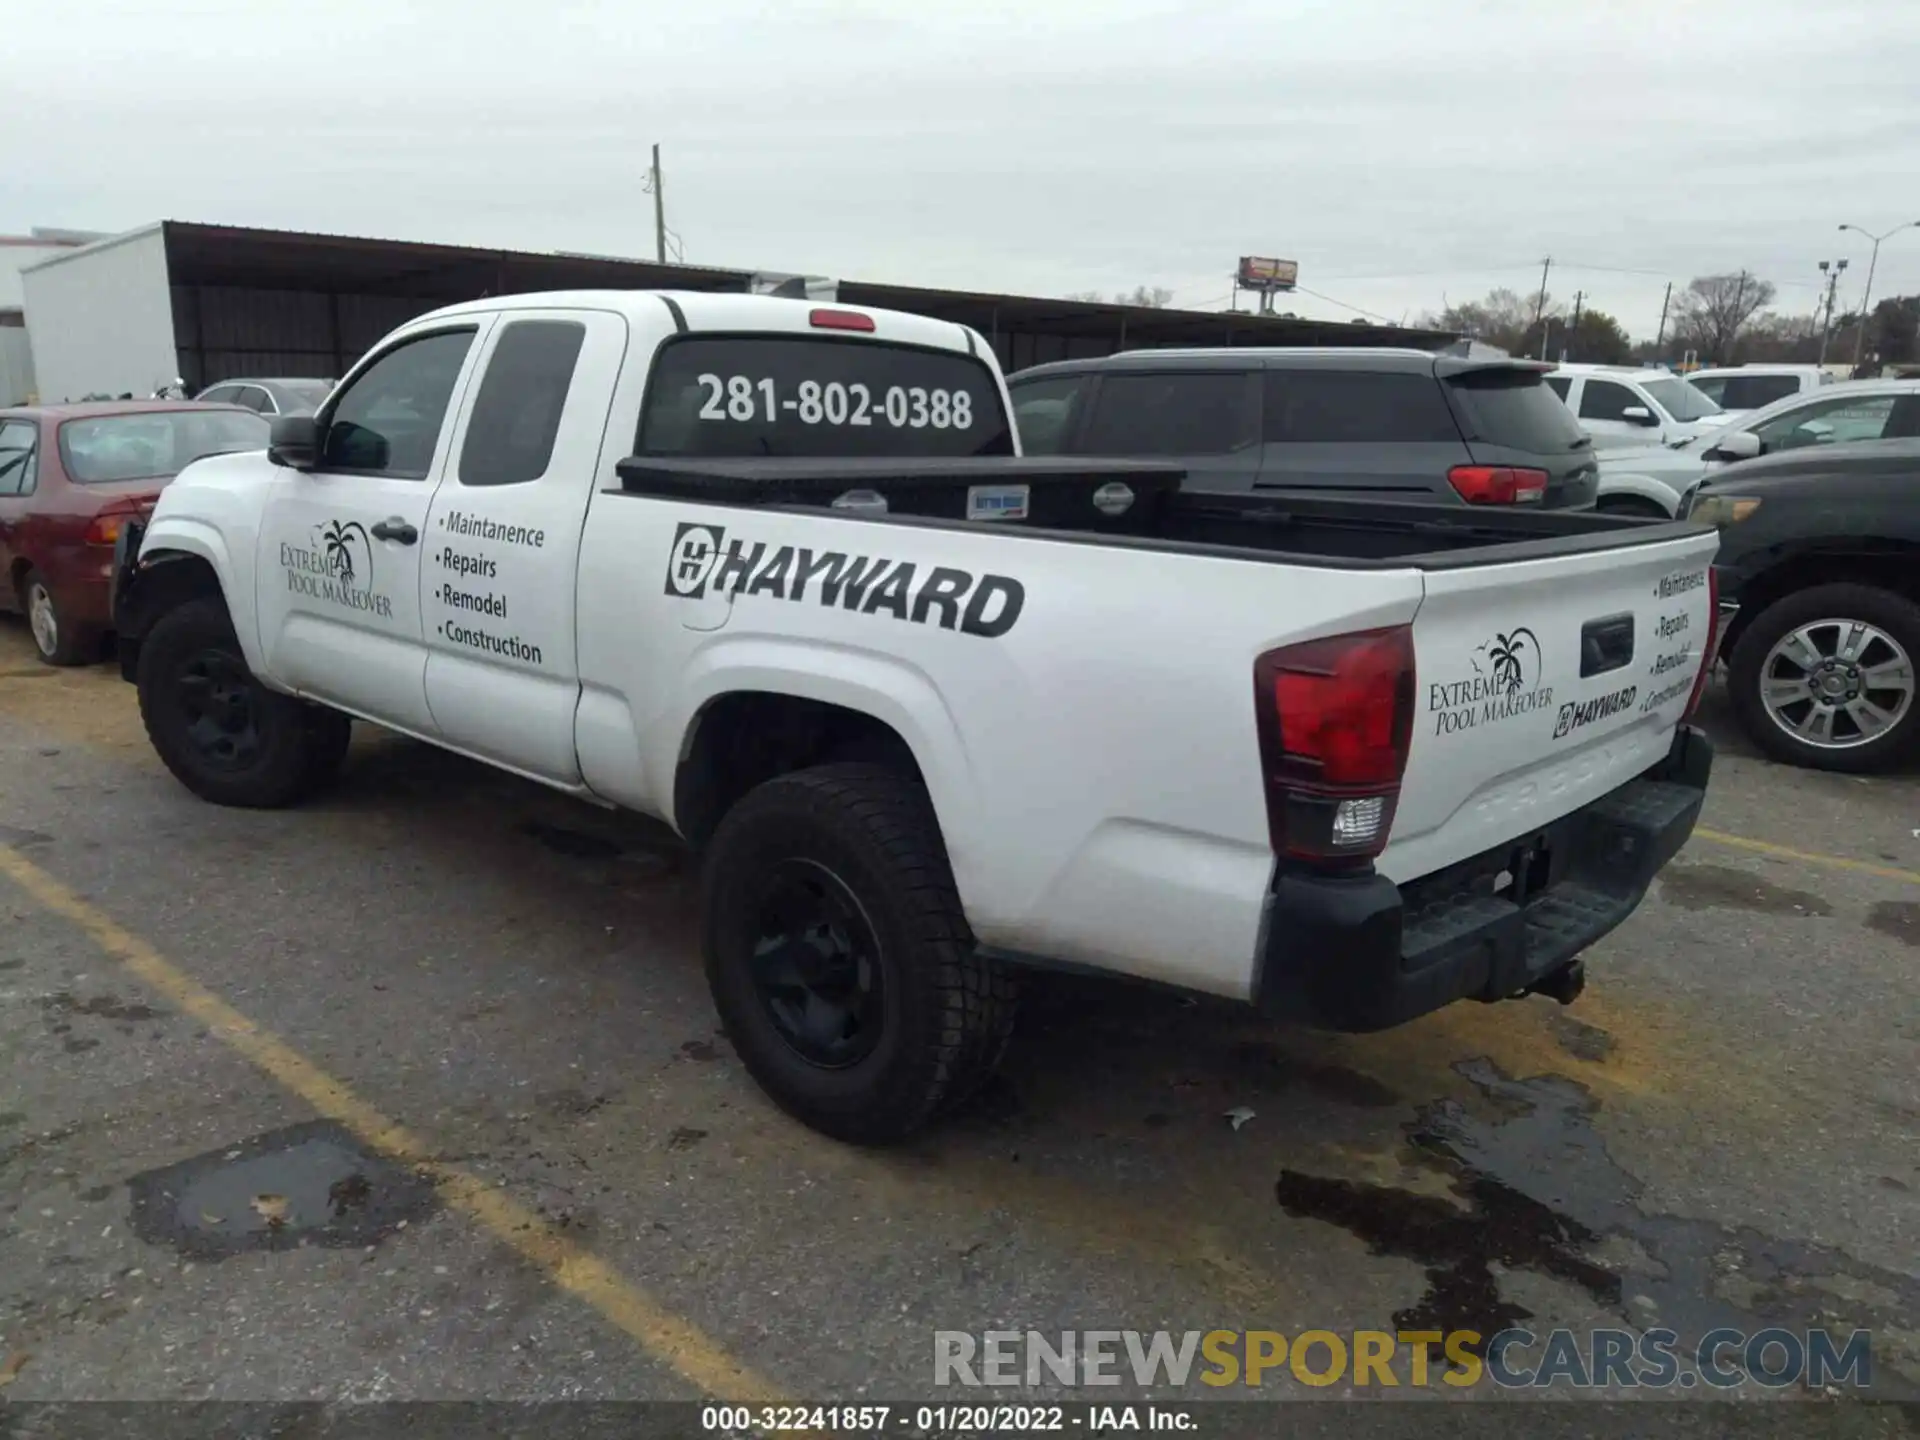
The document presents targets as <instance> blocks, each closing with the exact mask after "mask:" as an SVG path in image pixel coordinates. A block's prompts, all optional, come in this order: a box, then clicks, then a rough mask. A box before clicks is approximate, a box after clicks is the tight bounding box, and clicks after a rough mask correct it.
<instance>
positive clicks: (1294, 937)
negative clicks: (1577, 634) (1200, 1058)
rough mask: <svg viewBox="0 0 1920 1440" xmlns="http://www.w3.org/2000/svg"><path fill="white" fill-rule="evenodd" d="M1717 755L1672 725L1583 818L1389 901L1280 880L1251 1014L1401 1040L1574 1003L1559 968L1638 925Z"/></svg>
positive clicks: (1367, 882)
mask: <svg viewBox="0 0 1920 1440" xmlns="http://www.w3.org/2000/svg"><path fill="white" fill-rule="evenodd" d="M1712 768H1713V743H1712V741H1710V740H1709V739H1708V738H1707V737H1706V735H1705V734H1704V733H1702V732H1701V731H1700V730H1698V729H1695V728H1694V727H1693V726H1690V725H1682V726H1681V727H1680V729H1679V731H1678V732H1677V733H1676V734H1675V736H1674V740H1673V747H1672V749H1671V750H1670V751H1669V752H1668V754H1667V758H1666V759H1665V760H1663V761H1662V762H1661V763H1660V764H1658V765H1656V766H1654V767H1653V768H1652V769H1651V770H1648V771H1647V772H1646V773H1645V774H1643V775H1641V776H1639V777H1637V778H1636V779H1633V780H1630V781H1628V782H1627V783H1626V784H1625V785H1622V786H1621V787H1620V788H1619V789H1617V790H1613V791H1611V792H1609V793H1608V794H1606V795H1603V796H1601V797H1600V799H1598V800H1596V801H1594V802H1593V803H1592V804H1590V805H1588V806H1586V807H1585V808H1584V809H1581V810H1576V811H1575V812H1574V813H1573V814H1571V815H1568V816H1565V817H1563V818H1562V819H1559V820H1556V821H1555V822H1553V823H1552V824H1551V825H1549V826H1547V827H1546V828H1545V829H1543V830H1539V831H1536V832H1534V833H1532V834H1530V835H1527V836H1524V837H1521V838H1519V839H1517V840H1515V841H1514V842H1513V843H1511V844H1509V845H1503V846H1501V847H1499V848H1498V849H1495V850H1489V851H1487V852H1486V853H1484V854H1482V855H1477V856H1474V857H1473V858H1472V859H1470V860H1465V861H1462V862H1461V863H1460V864H1458V865H1454V866H1451V867H1449V868H1448V869H1446V870H1442V871H1440V872H1438V873H1437V874H1434V875H1429V876H1425V877H1423V878H1422V879H1420V880H1417V881H1415V882H1413V883H1411V884H1409V885H1406V886H1396V885H1395V884H1394V883H1393V882H1392V881H1390V880H1388V879H1386V878H1385V877H1384V876H1381V875H1365V876H1352V877H1337V876H1326V875H1314V874H1305V873H1299V872H1287V871H1282V872H1281V873H1280V875H1279V876H1278V877H1277V878H1276V880H1275V883H1274V889H1273V893H1272V895H1271V896H1269V897H1268V901H1267V910H1266V915H1265V917H1264V924H1263V926H1262V930H1261V934H1262V942H1261V953H1260V956H1259V959H1258V969H1257V973H1256V975H1255V978H1254V993H1253V1000H1254V1004H1255V1005H1257V1006H1258V1007H1259V1008H1260V1009H1261V1010H1263V1011H1265V1012H1266V1013H1267V1014H1270V1015H1273V1016H1275V1017H1277V1018H1281V1019H1286V1020H1294V1021H1300V1022H1304V1023H1306V1024H1309V1025H1315V1026H1318V1027H1320V1028H1323V1029H1330V1030H1349V1031H1369V1030H1384V1029H1386V1028H1388V1027H1389V1026H1393V1025H1399V1024H1401V1023H1403V1022H1405V1021H1408V1020H1411V1019H1413V1018H1415V1017H1416V1016H1419V1015H1424V1014H1426V1013H1427V1012H1429V1011H1431V1010H1438V1009H1439V1008H1440V1007H1441V1006H1443V1005H1448V1004H1451V1003H1452V1002H1453V1001H1455V1000H1464V999H1475V1000H1500V999H1506V998H1509V997H1514V996H1519V995H1523V994H1525V993H1527V992H1528V991H1529V990H1534V989H1545V990H1558V991H1560V992H1561V993H1562V994H1566V993H1567V992H1568V991H1570V990H1573V989H1576V988H1577V983H1569V982H1570V981H1573V982H1577V978H1578V972H1575V971H1571V970H1570V968H1569V967H1571V966H1572V965H1574V964H1575V962H1576V960H1577V957H1578V956H1579V955H1580V953H1581V952H1582V951H1583V950H1585V949H1586V948H1587V947H1588V946H1590V945H1592V944H1593V943H1594V942H1595V941H1596V940H1598V939H1600V937H1601V936H1603V935H1605V934H1606V933H1607V932H1608V931H1609V930H1612V929H1613V928H1614V927H1615V926H1616V925H1618V924H1619V923H1620V922H1621V921H1622V920H1625V919H1626V918H1627V916H1629V915H1630V914H1632V913H1633V910H1634V907H1635V906H1637V905H1638V904H1639V903H1640V901H1641V899H1642V898H1643V897H1644V896H1645V895H1646V893H1647V887H1648V886H1649V885H1650V884H1651V883H1652V881H1653V877H1654V875H1655V874H1657V873H1658V872H1659V870H1660V868H1661V867H1662V866H1663V865H1665V864H1666V863H1667V862H1668V861H1669V860H1671V859H1672V858H1673V856H1674V855H1675V853H1676V852H1677V851H1678V850H1679V849H1680V847H1681V846H1682V845H1684V844H1686V842H1687V838H1688V836H1690V835H1691V834H1692V833H1693V827H1694V824H1695V822H1696V821H1697V820H1698V819H1699V818H1700V805H1701V802H1702V800H1703V799H1704V798H1705V796H1706V787H1707V778H1708V776H1709V774H1710V773H1711V771H1712Z"/></svg>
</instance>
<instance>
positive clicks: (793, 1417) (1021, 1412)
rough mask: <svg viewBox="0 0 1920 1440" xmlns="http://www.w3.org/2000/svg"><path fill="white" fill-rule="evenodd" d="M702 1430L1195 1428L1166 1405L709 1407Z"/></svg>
mask: <svg viewBox="0 0 1920 1440" xmlns="http://www.w3.org/2000/svg"><path fill="white" fill-rule="evenodd" d="M700 1428H701V1429H702V1430H705V1431H709V1432H714V1433H718V1434H722V1435H747V1434H780V1433H782V1432H788V1431H795V1432H807V1433H821V1432H838V1433H845V1432H849V1431H853V1432H860V1431H864V1432H867V1433H870V1434H871V1433H881V1432H887V1431H892V1430H910V1431H912V1432H914V1433H916V1434H934V1435H954V1434H980V1435H1004V1434H1011V1433H1023V1434H1024V1433H1028V1432H1032V1433H1042V1434H1044V1433H1048V1432H1062V1433H1064V1432H1066V1431H1068V1430H1070V1429H1071V1430H1078V1431H1082V1432H1086V1433H1090V1434H1096V1435H1104V1434H1111V1433H1113V1432H1114V1431H1117V1430H1151V1431H1162V1432H1167V1433H1177V1432H1181V1431H1191V1430H1194V1429H1195V1428H1197V1426H1196V1421H1195V1418H1194V1415H1193V1413H1192V1411H1190V1410H1189V1409H1187V1408H1185V1407H1178V1406H1168V1405H1125V1404H1122V1405H1074V1406H1068V1405H964V1404H963V1405H915V1406H911V1407H909V1406H905V1405H706V1406H702V1407H701V1410H700Z"/></svg>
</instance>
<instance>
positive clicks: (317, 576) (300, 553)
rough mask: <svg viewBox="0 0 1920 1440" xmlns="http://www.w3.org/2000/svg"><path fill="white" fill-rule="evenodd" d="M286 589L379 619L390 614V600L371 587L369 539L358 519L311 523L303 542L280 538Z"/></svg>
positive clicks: (391, 605) (364, 527)
mask: <svg viewBox="0 0 1920 1440" xmlns="http://www.w3.org/2000/svg"><path fill="white" fill-rule="evenodd" d="M280 564H281V567H282V568H283V569H285V571H286V572H287V589H289V590H292V591H294V592H295V593H296V594H300V595H305V596H307V597H308V598H310V599H313V600H325V601H327V602H328V603H329V604H333V605H339V606H342V607H343V608H345V609H348V610H359V611H362V612H364V613H366V614H369V615H377V616H379V617H380V618H381V619H383V620H384V619H391V618H392V617H393V602H392V601H391V600H389V599H388V598H387V597H386V596H385V595H382V594H379V593H378V592H377V591H376V590H375V589H374V588H373V542H372V541H371V540H369V539H368V538H367V529H366V526H364V525H362V524H361V523H360V522H359V521H358V520H329V521H328V522H327V523H326V524H324V525H316V526H314V527H313V531H312V535H311V538H310V541H309V544H308V545H307V546H304V547H303V546H299V545H289V544H288V543H287V542H286V541H284V540H282V541H281V542H280Z"/></svg>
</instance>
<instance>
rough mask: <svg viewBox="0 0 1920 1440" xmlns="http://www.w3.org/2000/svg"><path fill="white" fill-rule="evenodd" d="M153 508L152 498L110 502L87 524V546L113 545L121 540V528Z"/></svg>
mask: <svg viewBox="0 0 1920 1440" xmlns="http://www.w3.org/2000/svg"><path fill="white" fill-rule="evenodd" d="M152 508H153V501H152V499H151V498H148V497H142V498H140V499H136V500H109V501H108V502H107V503H106V504H105V505H102V506H101V507H100V509H99V510H98V512H96V513H95V515H94V517H93V519H92V520H90V521H89V522H87V544H89V545H111V544H113V543H114V541H116V540H118V539H119V538H120V527H121V526H122V525H125V524H126V523H127V521H129V520H137V519H139V518H140V517H141V516H142V515H144V514H145V513H146V512H147V511H149V510H151V509H152Z"/></svg>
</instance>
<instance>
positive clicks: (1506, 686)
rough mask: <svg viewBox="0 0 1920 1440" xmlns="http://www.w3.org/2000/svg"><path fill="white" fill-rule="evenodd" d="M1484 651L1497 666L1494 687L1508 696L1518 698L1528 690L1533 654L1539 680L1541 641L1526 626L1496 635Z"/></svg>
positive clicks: (1494, 666)
mask: <svg viewBox="0 0 1920 1440" xmlns="http://www.w3.org/2000/svg"><path fill="white" fill-rule="evenodd" d="M1482 648H1483V649H1484V650H1485V651H1486V652H1487V660H1488V661H1489V663H1491V665H1492V666H1493V683H1494V684H1495V685H1497V686H1499V687H1500V688H1501V689H1502V690H1504V691H1506V692H1507V694H1509V695H1517V694H1519V693H1520V692H1521V691H1522V690H1524V689H1525V688H1526V686H1527V654H1528V652H1529V651H1531V652H1532V654H1533V674H1534V678H1535V679H1538V678H1539V676H1540V641H1539V638H1538V637H1537V636H1535V635H1534V633H1533V631H1531V630H1529V629H1527V627H1526V626H1524V625H1520V626H1517V627H1515V628H1514V629H1513V630H1511V631H1509V632H1508V633H1506V634H1495V636H1494V637H1493V640H1492V642H1491V643H1490V644H1487V645H1485V646H1483V647H1482ZM1475 668H1476V669H1477V668H1478V666H1476V667H1475Z"/></svg>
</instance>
